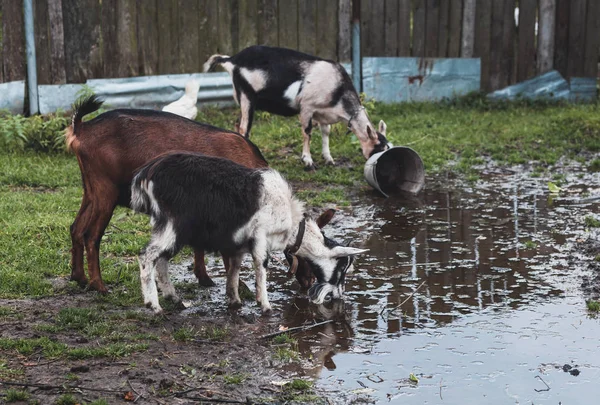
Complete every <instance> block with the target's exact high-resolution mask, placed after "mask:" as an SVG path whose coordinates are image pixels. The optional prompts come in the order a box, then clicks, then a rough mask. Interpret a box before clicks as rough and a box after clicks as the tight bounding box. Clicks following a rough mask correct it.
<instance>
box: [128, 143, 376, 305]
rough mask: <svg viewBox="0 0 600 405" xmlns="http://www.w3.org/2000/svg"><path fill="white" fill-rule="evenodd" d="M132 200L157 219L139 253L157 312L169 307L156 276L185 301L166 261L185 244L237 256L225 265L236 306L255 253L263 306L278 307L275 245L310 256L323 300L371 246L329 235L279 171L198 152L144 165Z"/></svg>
mask: <svg viewBox="0 0 600 405" xmlns="http://www.w3.org/2000/svg"><path fill="white" fill-rule="evenodd" d="M131 207H132V208H133V209H134V210H136V211H138V212H142V213H146V214H149V215H150V216H151V220H152V224H153V228H152V236H151V240H150V243H149V244H148V245H147V246H146V248H145V249H144V250H143V251H142V253H141V254H140V272H141V275H140V278H141V283H142V293H143V296H144V303H145V304H146V305H147V306H149V307H151V308H152V309H153V310H154V311H155V312H157V313H158V312H160V311H161V310H162V309H161V307H160V305H159V303H158V292H157V286H156V282H155V281H157V282H158V286H159V287H160V289H161V291H162V293H163V296H164V297H165V298H170V299H172V300H173V301H175V302H178V301H179V298H178V297H177V294H176V293H175V289H174V288H173V285H172V284H171V282H170V280H169V276H168V269H167V268H168V260H169V259H170V258H171V257H173V256H174V255H175V254H176V253H177V252H179V250H181V248H182V247H183V246H191V247H193V248H194V249H203V250H205V251H212V252H217V251H218V252H221V254H223V255H224V256H225V257H229V258H230V259H229V260H228V263H225V268H226V270H227V288H226V291H227V296H228V298H229V305H230V306H232V307H239V306H241V300H240V297H239V294H238V284H239V273H240V264H241V262H242V258H243V255H244V253H246V252H249V253H250V254H251V255H252V258H253V260H254V266H255V270H256V300H257V301H258V302H259V303H260V306H261V309H262V311H263V312H269V311H270V310H271V305H270V304H269V299H268V297H267V284H266V269H265V266H266V262H267V258H268V253H269V252H270V251H273V250H284V249H286V248H287V249H288V251H289V252H290V253H292V254H295V255H297V256H299V257H302V258H304V259H305V260H307V261H309V262H310V263H311V265H312V270H313V272H314V275H315V277H316V279H317V281H316V283H315V284H314V285H313V286H312V287H311V288H310V289H309V296H310V297H311V299H312V301H313V302H315V303H319V304H320V303H323V302H324V301H326V300H329V299H335V298H341V296H342V294H343V292H344V281H345V276H346V273H347V272H348V271H352V263H353V261H354V255H356V254H360V253H363V252H366V250H364V249H357V248H352V247H346V246H340V245H339V244H337V243H335V242H334V241H332V240H330V239H328V238H325V237H324V235H323V234H322V233H321V230H320V229H319V226H318V225H317V223H316V222H315V221H314V220H313V219H311V218H308V217H307V216H306V215H305V210H304V205H303V204H302V203H301V202H300V201H298V200H297V199H296V198H295V197H294V196H293V195H292V192H291V189H290V187H289V185H288V183H287V182H286V181H285V180H284V179H283V177H282V176H281V175H280V174H279V173H278V172H277V171H275V170H272V169H248V168H246V167H244V166H241V165H238V164H237V163H234V162H232V161H229V160H227V159H221V158H215V157H209V156H205V155H202V154H197V153H189V152H174V153H169V154H166V155H163V156H161V157H158V158H156V159H154V160H152V161H151V162H149V163H148V164H147V165H145V166H143V167H142V168H141V169H140V170H139V172H138V173H137V174H136V176H135V177H134V179H133V182H132V185H131Z"/></svg>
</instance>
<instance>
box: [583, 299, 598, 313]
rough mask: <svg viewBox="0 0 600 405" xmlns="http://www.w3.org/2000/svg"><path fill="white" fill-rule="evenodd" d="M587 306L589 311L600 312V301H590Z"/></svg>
mask: <svg viewBox="0 0 600 405" xmlns="http://www.w3.org/2000/svg"><path fill="white" fill-rule="evenodd" d="M586 304H587V309H588V311H590V312H600V301H594V300H589V301H588V302H587V303H586Z"/></svg>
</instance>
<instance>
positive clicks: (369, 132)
mask: <svg viewBox="0 0 600 405" xmlns="http://www.w3.org/2000/svg"><path fill="white" fill-rule="evenodd" d="M367 135H368V136H369V138H371V139H373V140H377V134H376V133H375V131H373V130H372V129H371V125H367Z"/></svg>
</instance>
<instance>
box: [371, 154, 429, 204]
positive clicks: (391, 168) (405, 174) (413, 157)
mask: <svg viewBox="0 0 600 405" xmlns="http://www.w3.org/2000/svg"><path fill="white" fill-rule="evenodd" d="M365 178H366V179H367V182H368V183H369V184H370V185H371V186H372V187H373V188H374V189H376V190H378V191H379V192H380V193H381V194H383V195H384V196H386V197H388V196H390V195H392V194H401V193H411V194H417V193H418V192H419V191H421V189H422V188H423V186H424V185H425V168H424V167H423V160H421V157H420V156H419V154H418V153H417V152H415V151H414V150H412V149H411V148H408V147H406V146H396V147H394V148H391V149H388V150H386V151H383V152H379V153H376V154H374V155H373V156H371V157H370V158H369V160H367V163H366V164H365Z"/></svg>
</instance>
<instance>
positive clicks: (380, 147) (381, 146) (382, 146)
mask: <svg viewBox="0 0 600 405" xmlns="http://www.w3.org/2000/svg"><path fill="white" fill-rule="evenodd" d="M377 139H378V140H379V143H378V144H377V145H375V147H374V148H373V152H371V156H373V155H374V154H376V153H379V152H383V151H384V150H386V149H387V146H388V140H387V138H386V137H385V135H383V134H382V133H381V132H377Z"/></svg>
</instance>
